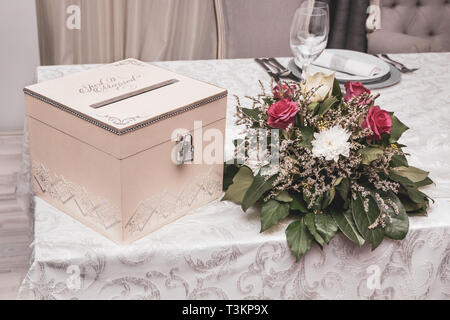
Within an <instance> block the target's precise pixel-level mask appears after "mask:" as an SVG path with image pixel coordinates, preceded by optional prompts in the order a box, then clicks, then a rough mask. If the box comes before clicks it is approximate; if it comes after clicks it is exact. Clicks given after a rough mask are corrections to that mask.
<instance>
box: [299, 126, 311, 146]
mask: <svg viewBox="0 0 450 320" xmlns="http://www.w3.org/2000/svg"><path fill="white" fill-rule="evenodd" d="M300 131H301V132H302V142H301V143H300V146H301V147H304V148H308V149H311V147H312V144H311V141H312V140H313V139H314V130H313V129H312V128H311V127H301V128H300Z"/></svg>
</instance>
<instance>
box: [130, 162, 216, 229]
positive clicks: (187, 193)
mask: <svg viewBox="0 0 450 320" xmlns="http://www.w3.org/2000/svg"><path fill="white" fill-rule="evenodd" d="M221 191H222V176H221V174H220V173H219V172H217V170H214V168H211V170H209V172H208V173H207V174H204V175H201V176H198V177H197V178H196V179H195V180H193V181H190V182H189V183H187V184H186V185H185V186H184V187H183V189H182V190H181V191H178V192H176V193H174V192H170V191H168V190H167V189H166V190H165V191H164V192H163V193H161V194H159V195H155V196H152V197H151V198H148V199H146V200H143V201H141V202H140V203H139V204H138V205H137V207H136V209H135V210H134V213H133V215H132V216H131V218H130V220H128V222H127V223H126V225H125V232H126V234H127V236H131V235H133V234H135V233H137V232H143V231H144V230H145V228H146V227H147V225H148V224H149V222H150V220H155V219H156V220H159V221H162V222H163V221H165V220H168V219H170V218H172V217H178V216H180V215H182V214H183V213H186V212H187V211H189V210H190V209H191V208H193V207H195V206H197V205H198V204H203V203H205V201H207V200H209V199H211V196H213V195H214V194H218V193H220V192H221Z"/></svg>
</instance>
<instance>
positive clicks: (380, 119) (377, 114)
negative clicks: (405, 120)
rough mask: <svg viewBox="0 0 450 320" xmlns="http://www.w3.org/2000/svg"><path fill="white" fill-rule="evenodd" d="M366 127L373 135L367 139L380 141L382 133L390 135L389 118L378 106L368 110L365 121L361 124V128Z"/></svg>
mask: <svg viewBox="0 0 450 320" xmlns="http://www.w3.org/2000/svg"><path fill="white" fill-rule="evenodd" d="M367 127H369V128H370V129H371V130H372V131H373V135H371V136H369V137H368V138H370V139H373V140H381V135H382V134H383V133H390V132H391V130H392V120H391V116H390V115H389V113H388V112H387V111H386V110H381V109H380V107H379V106H373V107H371V108H370V109H369V112H368V113H367V116H366V119H365V120H364V122H363V123H362V124H361V128H363V129H365V128H367Z"/></svg>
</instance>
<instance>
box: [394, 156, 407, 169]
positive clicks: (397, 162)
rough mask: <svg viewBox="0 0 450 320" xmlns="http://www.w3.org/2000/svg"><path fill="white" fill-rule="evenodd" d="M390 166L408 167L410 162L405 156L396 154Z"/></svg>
mask: <svg viewBox="0 0 450 320" xmlns="http://www.w3.org/2000/svg"><path fill="white" fill-rule="evenodd" d="M390 164H391V166H392V167H402V166H405V167H407V166H408V160H406V157H405V156H404V155H399V154H395V155H393V156H392V158H391V162H390Z"/></svg>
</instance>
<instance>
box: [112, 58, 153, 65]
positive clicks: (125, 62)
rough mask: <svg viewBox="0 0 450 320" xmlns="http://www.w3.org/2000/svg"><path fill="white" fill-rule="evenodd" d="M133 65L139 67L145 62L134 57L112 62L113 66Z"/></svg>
mask: <svg viewBox="0 0 450 320" xmlns="http://www.w3.org/2000/svg"><path fill="white" fill-rule="evenodd" d="M130 64H131V65H134V66H140V67H145V66H146V64H145V63H142V62H140V61H137V60H134V59H127V60H123V61H119V62H116V63H114V64H113V66H114V67H120V66H126V65H130Z"/></svg>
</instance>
